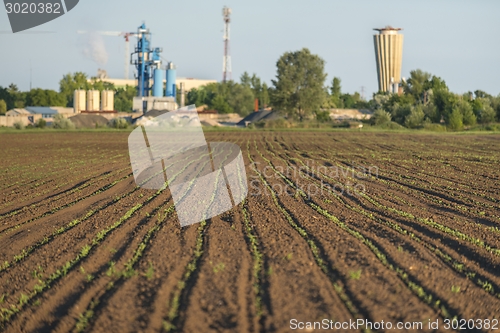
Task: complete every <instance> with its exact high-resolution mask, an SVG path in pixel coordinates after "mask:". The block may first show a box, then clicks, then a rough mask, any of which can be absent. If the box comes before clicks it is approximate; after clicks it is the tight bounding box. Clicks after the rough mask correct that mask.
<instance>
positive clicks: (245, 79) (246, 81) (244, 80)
mask: <svg viewBox="0 0 500 333" xmlns="http://www.w3.org/2000/svg"><path fill="white" fill-rule="evenodd" d="M254 75H255V74H254ZM240 82H241V84H242V85H244V86H248V87H250V86H251V85H252V78H251V77H250V75H248V73H247V72H243V74H241V76H240Z"/></svg>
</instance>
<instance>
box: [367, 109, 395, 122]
mask: <svg viewBox="0 0 500 333" xmlns="http://www.w3.org/2000/svg"><path fill="white" fill-rule="evenodd" d="M390 122H391V114H390V113H389V112H387V111H384V110H382V109H377V110H376V111H375V112H374V113H373V115H372V116H371V118H370V123H371V124H372V125H383V124H387V123H390Z"/></svg>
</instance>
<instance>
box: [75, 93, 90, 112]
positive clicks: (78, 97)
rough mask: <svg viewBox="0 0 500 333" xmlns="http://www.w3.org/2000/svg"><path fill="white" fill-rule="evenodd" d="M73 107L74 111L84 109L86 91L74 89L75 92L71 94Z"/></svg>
mask: <svg viewBox="0 0 500 333" xmlns="http://www.w3.org/2000/svg"><path fill="white" fill-rule="evenodd" d="M73 96H74V97H73V109H74V110H75V111H74V112H75V113H81V112H82V111H85V110H86V104H85V103H86V101H85V98H86V97H87V96H86V92H85V90H75V93H74V95H73Z"/></svg>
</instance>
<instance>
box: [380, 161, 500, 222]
mask: <svg viewBox="0 0 500 333" xmlns="http://www.w3.org/2000/svg"><path fill="white" fill-rule="evenodd" d="M412 172H414V173H416V174H422V173H421V172H419V171H413V170H412ZM385 173H386V176H387V177H388V178H389V179H391V177H390V176H389V175H392V176H393V177H395V178H398V179H399V180H400V181H401V182H404V183H405V184H410V185H418V186H420V187H422V188H426V189H429V190H432V191H437V190H439V189H437V188H433V187H430V186H427V185H426V184H424V182H426V181H427V182H429V183H430V184H431V185H436V186H441V184H439V183H436V182H433V181H430V180H422V179H419V178H416V177H414V176H407V175H400V174H398V173H396V172H393V171H390V170H387V171H385ZM424 175H425V176H428V177H431V176H432V177H435V176H433V175H432V174H427V173H425V174H424ZM410 179H413V181H411V180H410ZM380 180H382V179H380ZM441 180H442V181H445V182H448V183H450V184H453V185H456V183H453V182H451V181H449V180H446V179H441ZM415 181H416V182H415ZM417 182H418V184H417ZM396 184H398V183H397V182H396ZM459 185H461V186H463V187H467V188H470V186H469V185H466V184H459ZM400 186H401V185H400ZM402 187H403V186H402ZM445 188H446V189H448V190H452V191H454V192H447V193H441V192H438V193H440V194H443V195H451V196H453V197H458V198H460V199H461V200H462V201H463V202H464V203H468V204H470V205H472V206H474V205H476V206H482V207H485V208H491V209H498V207H495V206H493V205H491V204H488V203H485V202H481V201H477V200H474V199H472V198H469V197H467V196H465V195H464V194H463V193H464V190H463V189H459V188H456V187H452V186H446V187H445ZM417 192H420V191H417ZM420 193H421V192H420ZM466 193H469V194H471V195H476V196H480V197H482V198H483V199H485V200H487V201H490V202H493V203H498V202H499V201H498V200H496V199H495V198H493V197H491V196H488V195H486V194H484V193H477V192H476V191H472V190H470V191H466ZM421 194H423V193H421ZM425 196H426V197H428V196H429V195H425ZM431 198H432V197H431ZM432 199H433V200H432V201H434V202H437V203H440V204H441V203H442V200H441V199H435V198H432ZM450 201H451V200H450ZM451 202H452V204H453V206H454V207H453V208H458V209H461V210H464V211H470V212H471V213H474V214H478V215H480V216H484V215H485V212H484V211H482V210H470V209H469V208H468V207H467V206H465V205H461V204H459V203H455V202H453V201H451ZM450 207H451V206H450ZM493 217H494V216H493ZM496 218H497V219H500V217H498V216H497V217H496Z"/></svg>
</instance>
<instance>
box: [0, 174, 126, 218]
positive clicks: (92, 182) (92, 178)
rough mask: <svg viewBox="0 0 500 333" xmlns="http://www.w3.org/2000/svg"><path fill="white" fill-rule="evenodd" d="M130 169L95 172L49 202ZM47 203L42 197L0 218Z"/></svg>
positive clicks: (27, 198)
mask: <svg viewBox="0 0 500 333" xmlns="http://www.w3.org/2000/svg"><path fill="white" fill-rule="evenodd" d="M128 169H130V167H126V168H123V169H120V170H118V171H115V172H107V173H105V174H104V175H101V176H100V177H97V176H98V174H96V173H94V174H93V175H92V176H91V179H89V180H88V181H87V182H85V183H84V184H82V185H80V186H78V187H75V188H73V189H71V190H68V191H64V192H62V193H59V194H58V195H56V196H53V197H51V198H50V201H49V202H54V201H56V200H58V199H60V198H62V197H64V196H67V195H71V194H73V193H75V192H80V191H81V190H83V189H85V188H87V187H89V186H91V185H94V184H95V183H97V182H100V181H102V180H104V179H108V178H111V177H114V176H116V175H118V174H120V173H122V172H123V171H125V170H128ZM94 177H95V178H94ZM85 178H86V177H85ZM51 190H52V189H48V190H47V191H48V192H50V191H51ZM33 197H34V196H31V197H26V199H24V200H23V201H26V200H29V199H31V198H33ZM19 202H22V201H18V203H19ZM47 203H48V202H47V201H44V199H42V200H40V201H38V202H35V203H33V204H31V205H26V206H23V207H22V208H19V209H14V210H12V211H10V212H7V213H5V214H1V215H0V220H2V219H4V218H7V217H12V216H15V215H17V214H19V213H21V212H23V211H26V210H28V209H29V208H35V207H39V206H41V205H42V204H43V205H45V204H47Z"/></svg>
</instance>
